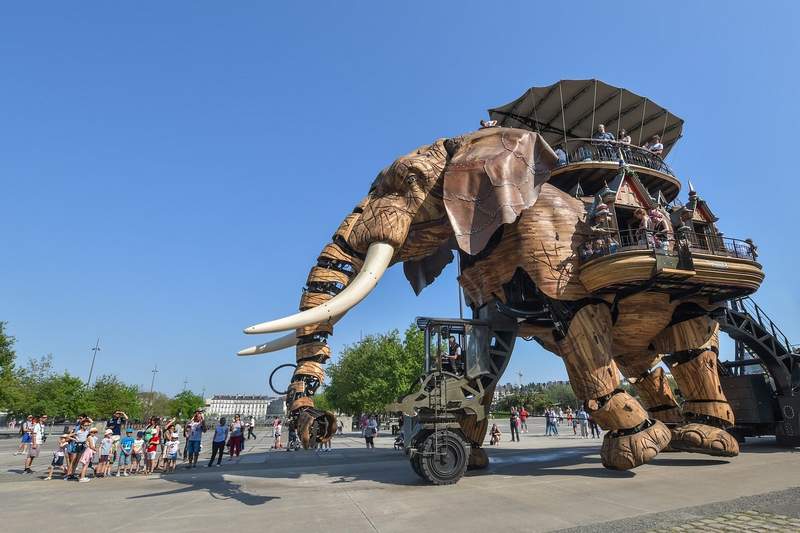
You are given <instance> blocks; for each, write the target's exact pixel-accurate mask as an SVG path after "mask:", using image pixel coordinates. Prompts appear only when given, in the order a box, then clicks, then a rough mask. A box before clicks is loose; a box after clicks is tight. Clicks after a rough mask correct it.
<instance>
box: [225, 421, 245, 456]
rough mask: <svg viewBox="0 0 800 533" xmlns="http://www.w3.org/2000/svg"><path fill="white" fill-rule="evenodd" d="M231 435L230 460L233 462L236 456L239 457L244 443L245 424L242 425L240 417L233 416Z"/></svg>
mask: <svg viewBox="0 0 800 533" xmlns="http://www.w3.org/2000/svg"><path fill="white" fill-rule="evenodd" d="M230 435H231V436H230V438H229V445H230V457H229V458H228V460H231V461H232V460H233V456H234V455H235V456H236V457H239V454H240V453H241V451H242V444H243V441H244V424H242V419H241V417H240V416H239V415H233V422H231V426H230Z"/></svg>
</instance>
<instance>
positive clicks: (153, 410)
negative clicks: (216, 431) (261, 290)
mask: <svg viewBox="0 0 800 533" xmlns="http://www.w3.org/2000/svg"><path fill="white" fill-rule="evenodd" d="M15 342H16V339H15V338H14V337H13V336H11V335H9V334H8V333H7V332H6V323H5V322H0V411H5V412H7V413H8V415H9V416H10V417H13V418H18V419H19V418H23V417H25V416H26V415H29V414H34V415H40V414H47V415H48V416H49V417H50V418H51V420H54V421H60V420H73V419H75V418H76V417H77V416H78V415H80V414H86V415H88V416H90V417H92V418H95V419H101V420H102V419H107V418H110V417H111V416H112V415H113V414H114V412H115V411H124V412H125V413H126V414H127V415H128V417H129V418H130V419H131V420H142V419H144V418H145V417H148V416H151V415H153V416H177V417H180V418H187V417H189V416H191V414H192V413H193V412H194V410H195V409H197V408H198V407H201V406H203V404H204V400H203V398H202V397H200V396H198V395H197V394H194V393H193V392H191V391H183V392H181V393H179V394H177V395H176V396H174V397H171V398H170V397H169V396H167V395H166V394H163V393H160V392H154V393H153V394H150V393H145V392H141V391H139V389H138V387H137V386H135V385H128V384H126V383H124V382H123V381H122V380H121V379H120V378H119V377H117V376H115V375H113V374H106V375H102V376H100V377H98V378H97V379H96V380H95V381H94V383H91V384H89V385H87V384H86V382H84V380H83V379H81V378H79V377H76V376H73V375H72V374H70V373H69V372H67V371H65V372H63V373H58V372H56V371H54V370H53V358H52V356H50V355H46V356H43V357H40V358H38V359H35V358H34V359H30V360H29V361H28V363H27V365H25V366H18V365H17V354H16V351H15V350H14V344H15Z"/></svg>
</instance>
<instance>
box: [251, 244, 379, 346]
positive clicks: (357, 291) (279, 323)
mask: <svg viewBox="0 0 800 533" xmlns="http://www.w3.org/2000/svg"><path fill="white" fill-rule="evenodd" d="M393 256H394V248H392V246H391V245H390V244H387V243H385V242H374V243H372V244H370V245H369V248H368V249H367V256H366V257H365V258H364V266H363V267H362V268H361V271H359V273H358V275H357V276H356V277H355V278H354V279H353V281H351V282H350V284H349V285H348V286H347V287H346V288H345V289H344V290H343V291H342V292H340V293H339V294H337V295H336V296H334V297H333V298H331V299H330V300H328V301H327V302H325V303H324V304H322V305H318V306H317V307H314V308H313V309H307V310H305V311H301V312H299V313H295V314H294V315H290V316H287V317H283V318H279V319H277V320H271V321H269V322H262V323H261V324H256V325H255V326H250V327H249V328H246V329H245V330H244V332H245V333H248V334H255V333H277V332H279V331H287V330H290V329H297V328H303V327H305V326H310V325H312V324H324V323H332V322H333V320H334V318H335V317H338V316H339V315H343V314H345V313H346V312H347V311H348V310H350V309H351V308H353V307H354V306H355V305H356V304H358V303H359V302H360V301H361V300H363V299H364V298H366V296H367V295H368V294H369V293H370V292H372V289H374V288H375V286H376V285H377V284H378V281H380V279H381V277H382V276H383V274H384V272H386V269H387V268H389V263H390V262H391V260H392V257H393Z"/></svg>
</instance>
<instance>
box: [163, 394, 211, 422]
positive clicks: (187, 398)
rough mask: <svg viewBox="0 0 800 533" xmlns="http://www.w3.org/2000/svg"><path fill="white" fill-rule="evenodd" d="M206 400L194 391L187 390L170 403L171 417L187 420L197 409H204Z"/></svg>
mask: <svg viewBox="0 0 800 533" xmlns="http://www.w3.org/2000/svg"><path fill="white" fill-rule="evenodd" d="M204 405H205V400H204V399H203V397H202V396H198V395H197V394H195V393H193V392H192V391H189V390H185V391H183V392H180V393H178V394H176V395H175V397H174V398H172V400H170V402H169V414H170V415H171V416H174V417H177V418H180V419H182V420H183V419H187V418H189V417H191V416H192V414H194V412H195V410H196V409H202V408H203V406H204Z"/></svg>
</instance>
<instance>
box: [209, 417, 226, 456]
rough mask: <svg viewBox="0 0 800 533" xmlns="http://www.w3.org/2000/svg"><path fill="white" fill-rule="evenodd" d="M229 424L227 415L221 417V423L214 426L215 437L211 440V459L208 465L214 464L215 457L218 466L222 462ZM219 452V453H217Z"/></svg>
mask: <svg viewBox="0 0 800 533" xmlns="http://www.w3.org/2000/svg"><path fill="white" fill-rule="evenodd" d="M228 432H229V430H228V424H227V420H225V417H224V416H223V417H222V418H220V419H219V424H217V427H215V428H214V439H213V440H212V441H211V460H210V461H209V462H208V466H209V467H212V466H214V458H216V459H217V466H220V464H221V463H222V454H224V453H225V441H227V440H228ZM217 454H219V455H217Z"/></svg>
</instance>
